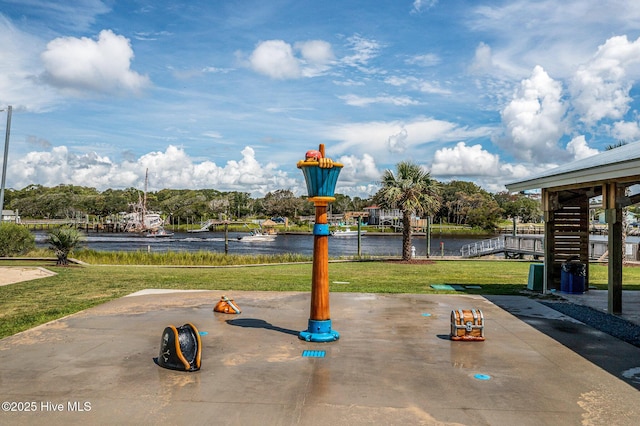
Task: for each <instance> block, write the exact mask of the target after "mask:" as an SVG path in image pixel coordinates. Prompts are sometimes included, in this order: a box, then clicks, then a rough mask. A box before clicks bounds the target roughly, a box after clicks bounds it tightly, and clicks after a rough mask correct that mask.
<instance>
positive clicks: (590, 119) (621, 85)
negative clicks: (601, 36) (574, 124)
mask: <svg viewBox="0 0 640 426" xmlns="http://www.w3.org/2000/svg"><path fill="white" fill-rule="evenodd" d="M639 62H640V38H638V39H637V40H636V41H634V42H629V40H627V36H618V37H611V38H610V39H608V40H607V41H606V42H605V43H604V44H603V45H601V46H600V47H598V51H597V53H596V54H595V55H594V56H593V58H592V59H591V60H590V61H589V62H587V63H586V64H584V65H582V66H581V67H580V68H579V69H578V70H577V72H576V74H575V76H574V78H573V79H572V82H571V85H570V90H571V94H572V96H573V105H574V107H575V109H576V113H577V114H578V115H579V118H580V120H581V121H583V122H584V123H585V124H586V125H588V126H592V125H594V124H596V123H597V122H598V121H600V120H602V119H603V118H610V119H614V120H620V119H621V118H623V117H624V115H625V114H626V113H627V111H628V110H629V103H630V102H631V100H632V99H631V96H629V91H630V90H631V86H632V82H631V79H630V78H629V75H628V72H627V70H628V68H629V67H630V66H632V65H636V64H638V63H639ZM636 72H638V71H636Z"/></svg>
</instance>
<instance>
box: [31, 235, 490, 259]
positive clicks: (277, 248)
mask: <svg viewBox="0 0 640 426" xmlns="http://www.w3.org/2000/svg"><path fill="white" fill-rule="evenodd" d="M35 235H36V245H37V246H39V247H46V246H47V244H46V243H45V242H44V240H45V238H46V232H36V233H35ZM244 235H247V233H235V232H229V234H228V239H227V241H228V253H236V254H282V253H299V254H304V255H312V254H313V235H311V234H305V235H297V234H284V235H278V236H277V237H276V239H275V240H274V241H261V242H243V241H239V240H238V237H242V236H244ZM487 238H491V237H490V236H487V237H482V238H479V237H477V236H451V235H447V236H441V235H438V234H432V236H431V256H433V257H437V256H442V255H444V256H460V248H461V247H462V246H464V245H466V244H470V243H474V242H477V241H480V240H483V239H487ZM412 245H413V247H415V249H416V250H415V254H416V256H425V255H426V252H427V240H426V238H425V236H424V235H421V236H415V235H414V236H413V238H412ZM82 247H85V248H89V249H93V250H97V251H151V252H166V251H200V250H205V251H213V252H220V253H224V251H225V237H224V233H223V232H203V233H180V232H176V233H175V234H174V235H173V236H171V237H162V238H152V237H145V236H142V235H136V234H126V233H118V234H93V233H91V234H88V235H87V236H86V237H85V239H84V242H83V243H82ZM357 254H358V238H357V236H354V237H332V236H330V237H329V256H331V257H340V256H356V255H357ZM361 254H362V256H401V255H402V236H401V235H368V234H366V233H365V234H363V235H362V236H361Z"/></svg>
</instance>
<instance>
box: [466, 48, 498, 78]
mask: <svg viewBox="0 0 640 426" xmlns="http://www.w3.org/2000/svg"><path fill="white" fill-rule="evenodd" d="M469 68H470V71H471V72H473V73H479V74H482V73H488V72H491V71H492V70H493V57H492V54H491V46H489V45H487V44H485V43H482V42H481V43H480V44H479V45H478V47H476V53H475V56H474V58H473V62H472V63H471V66H470V67H469Z"/></svg>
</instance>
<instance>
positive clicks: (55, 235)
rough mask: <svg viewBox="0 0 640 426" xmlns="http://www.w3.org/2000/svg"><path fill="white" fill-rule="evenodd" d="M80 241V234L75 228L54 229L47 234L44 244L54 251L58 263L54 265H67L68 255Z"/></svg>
mask: <svg viewBox="0 0 640 426" xmlns="http://www.w3.org/2000/svg"><path fill="white" fill-rule="evenodd" d="M81 241H82V234H81V233H80V231H78V230H77V229H75V228H56V229H54V230H53V231H51V232H49V235H48V236H47V239H46V242H47V243H49V244H50V245H51V249H52V250H54V251H55V253H56V257H57V258H58V261H57V262H56V265H62V266H66V265H68V264H69V253H71V252H72V251H73V249H74V248H76V247H77V246H78V245H79V244H80V242H81Z"/></svg>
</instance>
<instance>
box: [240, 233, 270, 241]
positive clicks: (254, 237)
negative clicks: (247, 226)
mask: <svg viewBox="0 0 640 426" xmlns="http://www.w3.org/2000/svg"><path fill="white" fill-rule="evenodd" d="M277 236H278V234H265V233H263V232H260V231H251V233H250V234H249V235H245V236H243V237H238V240H239V241H241V242H245V243H251V242H259V241H274V240H275V239H276V237H277Z"/></svg>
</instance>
